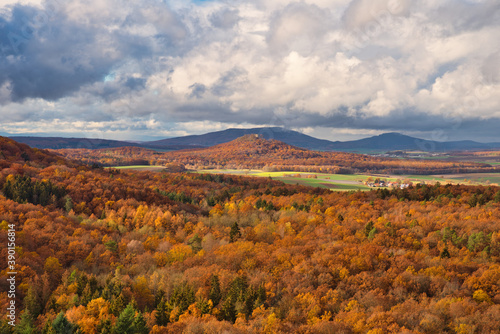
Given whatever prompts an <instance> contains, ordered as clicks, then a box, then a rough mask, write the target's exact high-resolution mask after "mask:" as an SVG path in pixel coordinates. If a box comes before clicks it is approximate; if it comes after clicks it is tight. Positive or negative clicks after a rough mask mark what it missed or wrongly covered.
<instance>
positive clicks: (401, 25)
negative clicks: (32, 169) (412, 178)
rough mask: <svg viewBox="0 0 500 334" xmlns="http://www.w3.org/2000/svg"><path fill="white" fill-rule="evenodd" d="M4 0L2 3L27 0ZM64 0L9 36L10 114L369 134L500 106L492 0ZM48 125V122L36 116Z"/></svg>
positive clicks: (491, 113) (10, 19)
mask: <svg viewBox="0 0 500 334" xmlns="http://www.w3.org/2000/svg"><path fill="white" fill-rule="evenodd" d="M8 1H9V2H5V5H4V2H2V6H3V7H2V10H1V11H2V12H5V13H11V12H10V11H11V10H12V8H14V7H13V6H15V5H16V4H19V3H20V2H16V1H11V0H8ZM58 3H59V5H58V6H56V7H55V11H51V12H50V13H51V16H50V20H48V21H46V22H45V23H44V24H42V25H38V26H37V30H36V31H35V34H33V36H30V38H28V39H26V40H25V41H23V45H22V47H21V48H20V51H19V52H22V53H23V54H22V55H20V54H15V53H14V52H12V51H11V49H12V48H11V46H10V44H9V41H8V40H6V39H5V37H0V53H1V52H4V53H5V52H7V53H8V54H7V56H6V57H3V58H0V102H1V104H2V105H3V106H1V107H0V115H1V116H2V117H4V118H5V119H6V120H9V123H8V124H10V125H9V126H12V127H13V129H15V126H14V124H15V123H16V122H20V121H22V120H23V119H24V120H25V119H26V117H28V118H32V119H33V120H38V119H41V120H44V121H47V122H50V120H51V119H59V120H64V121H65V122H69V123H68V124H73V123H72V122H77V121H78V122H84V123H88V124H90V125H89V126H90V127H91V128H95V127H96V126H97V125H95V124H94V123H92V122H102V124H103V126H104V128H106V127H109V128H110V129H111V128H112V124H115V123H113V122H118V123H119V124H122V125H123V126H125V125H124V124H125V123H123V122H132V120H137V119H141V120H142V121H141V122H143V123H141V124H143V125H144V127H145V129H152V128H153V127H152V125H151V124H153V123H147V122H154V124H156V125H155V127H154V129H155V131H157V130H158V129H159V128H161V124H170V125H168V128H173V127H176V129H178V130H176V131H178V132H179V133H180V132H182V131H189V129H191V131H198V130H197V129H198V128H200V127H201V128H203V127H205V128H206V129H207V130H208V129H216V128H218V127H224V126H226V127H229V126H234V125H238V124H243V125H245V124H246V125H251V124H266V123H267V122H274V123H278V124H279V125H286V126H289V127H295V128H309V129H310V128H316V127H317V126H318V124H320V123H321V124H322V123H331V124H332V125H331V127H336V128H338V127H339V126H344V127H345V128H349V129H356V128H359V130H356V131H360V132H362V133H371V132H378V131H385V130H397V129H398V126H400V124H401V119H403V118H404V117H407V119H419V120H421V119H422V118H424V119H425V115H429V117H430V118H429V121H428V122H424V121H422V122H418V124H417V123H415V125H414V130H415V131H429V129H431V128H432V127H433V126H435V124H432V123H433V122H434V123H435V121H434V120H435V119H434V118H432V117H437V118H440V119H443V120H446V119H447V118H450V117H456V116H457V115H460V116H461V117H463V118H464V119H465V118H468V117H470V118H474V117H475V118H478V119H479V118H482V119H497V118H498V117H500V115H499V112H500V100H499V98H498V96H500V95H499V92H500V91H499V89H500V88H499V85H500V72H499V70H498V69H499V68H500V67H499V66H498V62H499V61H500V58H499V54H500V42H499V40H498V36H499V35H500V24H499V23H498V22H500V20H497V18H498V13H499V12H500V9H499V8H500V5H499V4H498V2H496V1H493V0H485V1H466V0H453V1H452V0H441V1H430V0H428V1H427V0H426V1H419V2H411V1H410V0H371V1H368V0H354V1H348V0H306V1H301V2H291V1H286V0H277V1H263V0H259V1H255V2H246V1H233V2H230V3H229V2H228V3H224V2H221V1H210V2H203V4H201V5H197V4H195V3H190V2H186V1H180V0H179V1H173V0H172V1H170V2H160V1H155V0H146V1H143V2H141V3H140V4H139V3H135V2H123V1H119V0H74V1H70V2H60V1H58ZM30 4H34V2H30ZM7 5H8V6H7ZM40 8H42V9H41V10H42V11H43V4H42V7H35V9H33V11H25V12H22V13H24V14H23V15H24V17H25V18H26V17H28V19H29V18H32V17H34V15H35V14H36V11H39V10H40ZM0 20H3V21H1V22H0V30H2V29H3V30H2V31H0V32H2V33H5V34H3V35H2V36H6V35H7V33H8V32H20V31H21V30H22V28H23V24H26V23H23V22H25V21H26V20H24V21H23V17H22V15H21V14H20V16H19V17H14V16H9V15H4V16H3V18H2V17H0ZM28 21H29V20H28ZM2 23H3V25H2ZM9 29H10V30H9ZM23 47H24V48H23ZM104 78H108V80H105V79H104ZM110 78H113V80H109V79H110ZM48 101H49V102H50V103H53V104H52V105H50V103H49V102H48ZM12 115H15V116H12ZM395 115H397V116H398V117H395ZM431 116H432V117H431ZM23 117H24V118H23ZM370 120H372V121H370ZM375 120H376V121H375ZM106 122H107V123H106ZM175 122H180V123H176V125H172V124H174V123H175ZM183 122H189V124H190V125H191V126H190V127H188V128H186V130H182V129H181V128H182V126H181V124H183ZM193 122H199V123H196V124H198V125H197V126H196V127H195V126H194V125H193V124H195V123H193ZM37 124H38V125H37ZM75 124H76V123H75ZM148 124H149V125H148ZM214 124H216V125H214ZM224 124H225V125H224ZM271 125H274V124H271ZM26 126H27V125H26ZM26 126H25V125H23V129H24V128H25V127H26ZM68 126H69V125H68ZM408 126H411V124H410V125H408ZM462 126H463V127H464V128H465V123H462ZM71 127H75V126H74V125H71ZM40 129H47V130H48V129H50V127H42V125H41V123H37V122H33V123H32V131H40ZM179 129H180V130H179ZM406 130H407V131H410V130H411V129H410V128H407V129H406ZM4 131H8V128H5V125H4ZM127 131H130V133H134V131H137V132H135V133H137V134H139V133H141V135H140V136H143V135H144V132H140V131H139V130H134V127H133V126H132V124H130V126H129V130H127ZM141 131H142V130H141ZM110 133H113V132H110ZM124 133H125V132H123V133H122V134H120V136H122V135H123V134H124ZM127 133H128V132H127ZM322 133H325V131H323V132H322ZM115 134H118V132H115Z"/></svg>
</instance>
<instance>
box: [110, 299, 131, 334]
mask: <svg viewBox="0 0 500 334" xmlns="http://www.w3.org/2000/svg"><path fill="white" fill-rule="evenodd" d="M134 318H135V310H134V308H133V307H132V305H131V304H128V305H127V307H126V308H125V309H124V310H123V311H122V313H120V316H119V317H118V319H117V320H116V324H115V326H114V327H113V333H116V334H134V328H133V326H132V325H133V323H134Z"/></svg>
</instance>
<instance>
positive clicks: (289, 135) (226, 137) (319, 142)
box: [145, 127, 332, 150]
mask: <svg viewBox="0 0 500 334" xmlns="http://www.w3.org/2000/svg"><path fill="white" fill-rule="evenodd" d="M250 134H257V135H260V136H262V137H263V138H265V139H275V140H279V141H282V142H284V143H286V144H289V145H293V146H297V147H302V148H307V149H314V150H325V149H327V147H328V146H329V145H331V144H332V142H331V141H329V140H323V139H318V138H314V137H311V136H308V135H305V134H303V133H300V132H297V131H293V130H287V129H284V128H279V127H266V128H252V129H227V130H223V131H216V132H210V133H206V134H203V135H192V136H184V137H176V138H168V139H162V140H157V141H150V142H148V143H147V144H146V143H145V145H147V146H148V147H164V146H166V145H167V146H169V145H185V146H189V145H192V146H205V147H209V146H214V145H218V144H222V143H227V142H230V141H232V140H235V139H236V138H240V137H243V136H245V135H250Z"/></svg>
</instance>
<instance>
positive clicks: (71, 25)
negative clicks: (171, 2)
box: [0, 3, 186, 103]
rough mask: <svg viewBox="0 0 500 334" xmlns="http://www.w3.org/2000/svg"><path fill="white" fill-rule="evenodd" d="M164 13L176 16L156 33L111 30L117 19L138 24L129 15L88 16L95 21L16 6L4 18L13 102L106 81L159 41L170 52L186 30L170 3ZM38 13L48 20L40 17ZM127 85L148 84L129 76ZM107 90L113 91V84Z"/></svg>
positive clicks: (0, 32)
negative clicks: (100, 17) (107, 18)
mask: <svg viewBox="0 0 500 334" xmlns="http://www.w3.org/2000/svg"><path fill="white" fill-rule="evenodd" d="M61 4H62V3H61ZM163 12H164V13H165V12H168V13H170V14H169V15H170V16H171V17H170V18H169V17H168V16H167V15H166V16H165V17H164V20H165V21H168V20H170V21H172V22H170V23H168V22H165V24H164V25H163V26H162V25H158V26H157V28H158V29H157V33H156V34H155V35H154V36H151V37H144V36H140V35H137V34H134V33H130V32H127V31H126V30H125V29H114V30H110V29H109V28H108V26H107V25H109V24H111V23H113V24H118V25H120V26H121V27H122V28H126V27H127V26H130V25H131V24H132V23H131V22H130V18H129V17H126V18H123V19H121V18H116V19H114V22H100V21H99V18H92V17H90V18H88V20H90V21H92V20H95V22H91V24H89V22H85V21H84V22H81V21H76V20H73V19H70V18H69V17H68V16H67V15H65V14H64V11H63V10H59V11H57V13H56V12H54V11H49V10H48V9H47V8H41V9H40V8H34V7H29V6H22V5H15V6H14V7H12V9H11V15H10V17H8V18H7V17H0V51H1V52H2V57H0V86H2V85H3V84H4V83H9V84H10V90H11V94H10V101H13V102H22V101H24V100H25V99H27V98H41V99H44V100H47V101H54V100H58V99H60V98H63V97H66V96H69V95H72V94H73V93H75V92H77V91H79V90H80V89H81V88H82V87H84V86H87V85H91V84H93V83H96V82H102V81H103V80H104V78H105V77H106V76H107V75H108V74H110V73H111V72H112V71H113V70H116V69H118V68H120V66H122V65H124V64H125V63H126V62H127V61H128V60H130V59H134V60H136V61H142V60H143V59H146V58H151V57H152V50H153V48H154V45H155V44H156V43H159V44H161V45H162V48H163V50H164V51H165V52H169V50H174V49H176V47H177V46H178V43H177V42H178V41H179V40H182V39H183V38H184V37H185V33H186V32H185V31H184V30H183V28H182V25H181V24H180V23H179V21H178V19H177V18H175V17H174V16H173V14H171V12H170V11H169V10H168V8H166V7H165V8H164V11H163ZM154 14H155V17H154V18H153V19H155V20H158V19H159V18H158V16H159V15H161V11H159V10H157V11H155V12H154ZM37 17H45V18H46V19H45V20H44V21H41V22H37ZM120 20H122V21H124V22H120ZM110 21H113V20H112V18H110ZM136 21H138V22H135V24H142V25H145V24H148V22H149V21H148V19H147V17H146V16H145V15H141V16H139V17H138V18H137V19H136ZM167 27H170V28H171V29H170V30H168V29H167ZM137 29H140V27H137ZM176 52H178V51H176ZM171 53H174V52H171ZM123 84H124V86H125V87H126V88H129V89H132V90H137V89H141V88H144V86H145V79H133V78H129V79H128V80H125V81H123ZM105 95H106V96H109V95H111V94H110V92H109V89H108V92H107V93H106V92H105ZM0 102H3V103H7V102H9V101H0Z"/></svg>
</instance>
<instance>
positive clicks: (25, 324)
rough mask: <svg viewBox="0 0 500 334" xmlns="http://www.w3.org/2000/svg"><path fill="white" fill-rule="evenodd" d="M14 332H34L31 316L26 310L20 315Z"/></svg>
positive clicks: (30, 333)
mask: <svg viewBox="0 0 500 334" xmlns="http://www.w3.org/2000/svg"><path fill="white" fill-rule="evenodd" d="M14 332H15V333H16V334H34V333H36V330H35V325H34V321H33V316H32V315H31V314H30V312H29V311H28V310H25V311H24V313H23V314H22V315H21V318H20V321H19V324H18V325H17V326H16V327H15V329H14Z"/></svg>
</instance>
